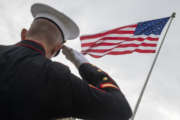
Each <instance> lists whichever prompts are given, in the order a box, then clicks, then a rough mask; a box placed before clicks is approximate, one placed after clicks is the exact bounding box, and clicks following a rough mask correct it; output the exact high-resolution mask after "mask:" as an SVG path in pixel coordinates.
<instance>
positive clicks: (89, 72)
mask: <svg viewBox="0 0 180 120" xmlns="http://www.w3.org/2000/svg"><path fill="white" fill-rule="evenodd" d="M79 73H80V74H81V76H82V78H83V80H80V79H79V78H78V77H76V76H75V75H73V74H70V76H69V77H70V80H71V81H72V91H73V94H72V95H73V97H72V98H73V100H72V103H73V107H72V108H73V116H74V117H78V118H83V119H88V120H110V119H111V120H128V119H129V118H130V117H131V115H132V112H131V108H130V106H129V104H128V102H127V100H126V98H125V96H124V95H123V93H122V92H121V91H120V89H119V87H118V85H117V84H116V83H115V81H114V80H113V79H112V78H111V77H109V76H108V75H107V74H106V73H105V72H103V71H102V70H101V69H99V68H98V67H96V66H93V65H91V64H87V63H86V64H83V65H81V66H80V68H79Z"/></svg>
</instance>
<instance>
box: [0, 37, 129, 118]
mask: <svg viewBox="0 0 180 120" xmlns="http://www.w3.org/2000/svg"><path fill="white" fill-rule="evenodd" d="M79 73H80V75H81V77H82V79H81V78H79V77H77V76H75V75H74V74H72V73H71V72H70V70H69V68H68V67H67V66H65V65H63V64H61V63H58V62H53V61H51V60H49V59H47V58H46V57H45V50H44V48H43V47H42V46H41V45H39V44H37V43H36V42H33V41H29V40H23V41H21V42H19V43H17V44H16V45H11V46H2V45H0V120H49V119H52V118H63V117H75V118H81V119H87V120H128V119H129V118H130V117H131V115H132V112H131V108H130V106H129V104H128V102H127V100H126V98H125V97H124V95H123V93H122V92H121V90H120V89H119V87H118V85H117V84H116V83H115V81H113V80H112V78H111V77H109V76H108V74H106V73H105V72H103V71H102V70H101V69H99V68H98V67H96V66H94V65H91V64H89V63H84V64H82V65H81V66H80V68H79Z"/></svg>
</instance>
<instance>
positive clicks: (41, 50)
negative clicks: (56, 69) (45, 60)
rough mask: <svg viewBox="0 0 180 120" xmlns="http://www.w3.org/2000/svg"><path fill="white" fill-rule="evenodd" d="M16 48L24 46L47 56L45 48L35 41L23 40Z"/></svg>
mask: <svg viewBox="0 0 180 120" xmlns="http://www.w3.org/2000/svg"><path fill="white" fill-rule="evenodd" d="M16 46H23V47H27V48H30V49H32V50H34V51H36V52H39V53H41V54H42V55H44V56H45V55H46V51H45V48H44V47H43V45H42V44H41V43H39V42H36V41H34V40H22V41H21V42H19V43H17V44H16Z"/></svg>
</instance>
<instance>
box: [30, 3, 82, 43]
mask: <svg viewBox="0 0 180 120" xmlns="http://www.w3.org/2000/svg"><path fill="white" fill-rule="evenodd" d="M31 12H32V15H33V17H34V18H38V17H44V18H48V19H51V20H52V21H54V22H55V23H56V24H57V25H58V27H59V28H61V30H62V32H63V34H64V39H65V40H73V39H75V38H77V37H78V36H79V32H80V31H79V27H78V26H77V25H76V23H75V22H74V21H73V20H71V19H70V18H69V17H67V16H66V15H65V14H63V13H61V12H59V11H57V10H56V9H54V8H52V7H50V6H48V5H45V4H41V3H36V4H33V5H32V7H31Z"/></svg>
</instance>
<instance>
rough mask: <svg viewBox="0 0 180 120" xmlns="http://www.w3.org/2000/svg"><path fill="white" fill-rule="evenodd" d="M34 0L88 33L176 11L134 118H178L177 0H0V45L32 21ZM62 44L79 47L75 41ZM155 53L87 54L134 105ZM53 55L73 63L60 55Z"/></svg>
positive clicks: (14, 38)
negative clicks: (55, 10)
mask: <svg viewBox="0 0 180 120" xmlns="http://www.w3.org/2000/svg"><path fill="white" fill-rule="evenodd" d="M35 2H43V3H47V4H49V5H51V6H53V7H56V8H57V9H59V10H61V11H62V12H64V13H66V14H67V15H69V16H70V17H71V18H72V19H74V20H75V21H76V22H77V23H78V25H79V26H80V29H81V34H92V33H97V32H101V31H104V30H108V29H111V28H115V27H120V26H124V25H128V24H133V23H136V22H140V21H144V20H149V19H155V18H160V17H166V16H169V15H171V13H172V12H174V11H175V12H177V17H176V18H175V20H174V21H173V24H172V26H171V28H170V31H169V33H168V35H167V38H166V40H165V44H164V45H163V48H162V51H161V54H160V56H159V59H158V61H157V64H156V66H155V68H154V71H153V73H152V76H151V78H150V83H149V86H148V87H147V90H146V92H145V96H144V98H143V100H142V104H141V105H140V109H139V111H138V113H137V118H136V119H137V120H159V119H162V120H179V119H180V114H179V113H180V103H179V101H180V94H179V91H180V87H179V86H180V74H179V67H180V63H179V61H180V54H179V53H178V52H179V45H180V41H179V40H178V37H179V36H178V34H179V31H180V22H179V21H180V17H179V16H178V13H180V8H179V4H180V1H179V0H173V1H172V0H158V1H157V0H126V1H124V0H113V1H112V0H111V1H108V0H106V1H105V0H86V1H85V0H76V1H72V0H60V1H48V0H31V1H30V0H29V1H23V0H16V1H10V0H1V1H0V15H1V19H0V26H1V27H0V33H1V42H0V43H1V44H12V43H15V42H17V41H19V40H20V36H19V35H20V31H21V29H22V28H23V27H26V28H28V27H29V25H30V24H31V21H32V16H31V14H30V12H29V10H30V6H31V5H32V4H33V3H35ZM67 45H69V46H71V47H73V48H77V49H78V50H80V41H79V39H76V40H75V41H72V42H68V43H67ZM153 57H154V55H153V54H151V55H150V54H149V55H147V54H146V55H145V54H132V55H123V56H105V57H104V58H101V59H94V58H91V57H89V56H87V58H88V59H89V60H90V61H91V62H92V63H93V64H96V65H98V66H99V67H100V68H102V69H103V70H105V71H106V72H108V73H109V74H110V75H111V76H112V77H113V78H114V79H115V80H116V81H117V82H118V84H119V86H120V87H121V89H122V91H123V92H124V93H125V95H126V96H127V99H128V100H129V101H130V104H131V106H132V108H133V107H134V105H135V103H136V100H137V97H138V95H139V92H140V90H141V88H142V85H143V83H144V80H145V78H146V75H147V73H148V70H149V68H150V66H151V63H152V60H153ZM54 60H57V61H60V62H63V63H64V64H66V65H68V66H70V68H71V70H72V72H73V73H75V74H76V75H78V72H77V70H76V69H75V67H74V66H73V65H72V64H71V63H70V62H68V61H66V60H65V58H64V57H63V56H62V55H60V56H58V57H57V58H55V59H54Z"/></svg>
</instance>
